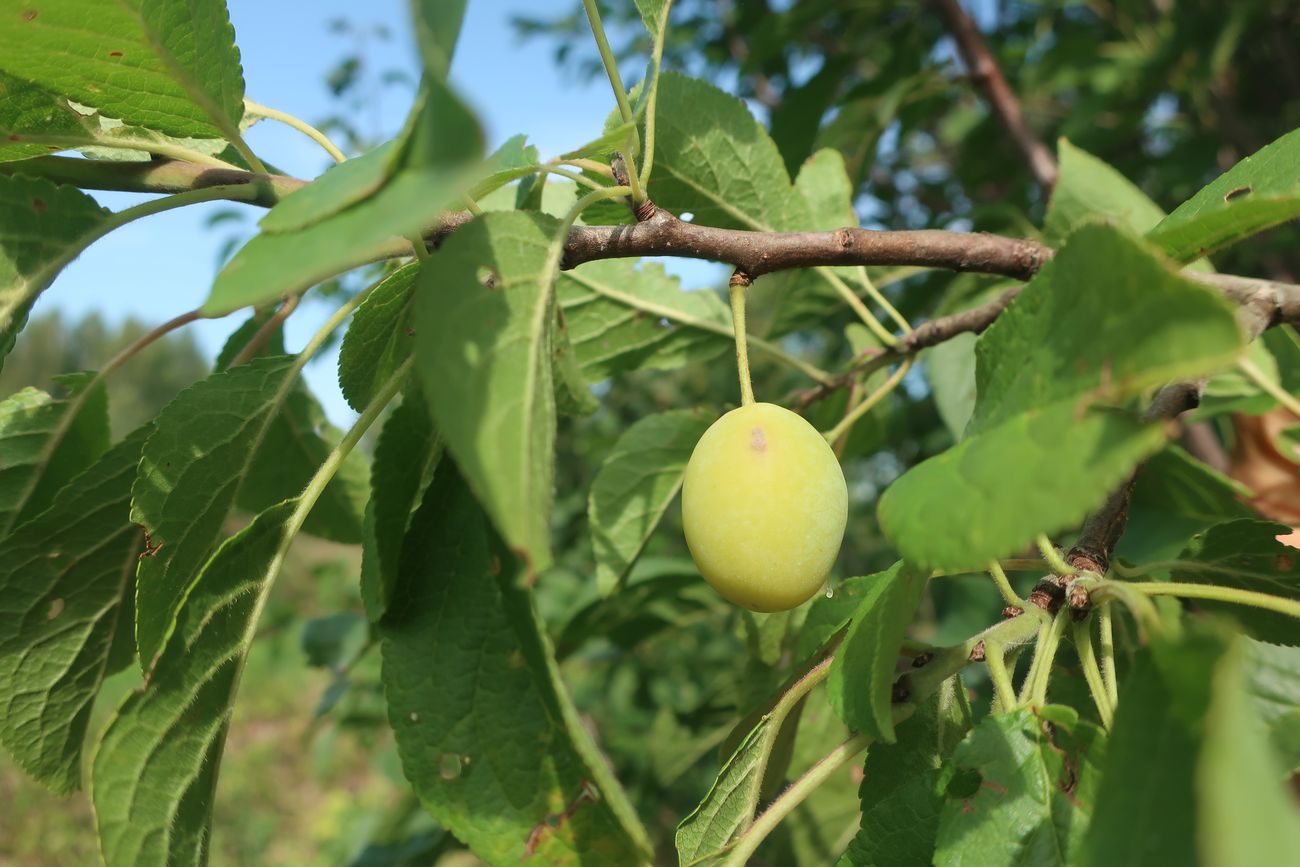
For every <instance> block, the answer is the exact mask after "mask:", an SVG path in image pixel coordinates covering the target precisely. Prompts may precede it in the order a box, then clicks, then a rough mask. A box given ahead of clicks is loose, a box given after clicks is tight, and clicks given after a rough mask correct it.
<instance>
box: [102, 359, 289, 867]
mask: <svg viewBox="0 0 1300 867" xmlns="http://www.w3.org/2000/svg"><path fill="white" fill-rule="evenodd" d="M239 369H243V368H239ZM146 448H147V447H146ZM296 505H297V501H289V502H286V503H281V504H280V505H278V506H275V507H273V508H271V509H269V510H267V511H266V512H263V513H262V514H261V515H258V516H257V518H255V519H254V520H253V522H252V523H251V524H249V525H248V526H247V527H245V528H244V529H243V530H241V531H239V532H238V533H236V534H235V535H234V536H232V537H230V538H229V539H227V540H226V541H225V543H224V544H222V546H221V547H220V548H219V549H218V550H217V552H216V554H214V555H213V557H212V559H211V560H210V561H208V562H207V564H206V565H205V566H204V567H203V571H202V573H201V574H200V575H199V577H198V579H197V580H196V581H195V582H194V584H193V587H192V588H191V589H190V591H189V595H188V598H187V599H186V603H185V606H184V607H183V608H182V609H181V610H180V615H179V617H178V618H177V622H176V629H175V631H174V632H172V633H171V634H170V636H169V637H168V638H167V641H166V645H165V646H164V648H163V651H162V654H161V655H160V656H159V657H158V660H157V663H156V664H155V665H154V667H153V670H152V672H151V673H150V676H149V679H148V683H147V685H146V687H145V688H144V689H143V690H138V691H135V692H133V693H132V694H131V695H129V696H128V697H127V699H126V701H124V702H123V703H122V705H121V707H119V708H118V711H117V714H116V716H114V717H113V719H112V721H111V722H110V723H109V725H108V728H107V729H106V730H105V731H104V735H103V738H102V739H101V741H100V743H99V748H98V750H97V751H96V754H95V760H94V765H93V767H92V772H91V773H92V777H91V779H92V783H91V798H92V801H93V803H94V807H95V821H96V826H97V828H98V831H99V842H100V852H101V853H102V854H103V857H104V861H105V863H106V864H107V865H108V867H154V865H156V867H178V865H203V864H206V863H207V855H208V848H209V838H210V835H211V831H212V828H211V825H212V810H213V802H214V800H215V795H216V784H217V774H218V772H219V770H220V766H221V755H222V751H223V749H224V747H225V741H226V734H227V732H228V731H229V726H230V713H231V705H232V703H233V701H234V697H235V692H236V689H237V688H238V685H239V675H240V671H241V670H242V669H243V664H244V658H245V656H246V655H247V653H248V648H249V645H250V644H251V643H252V640H253V633H254V631H255V630H256V627H257V614H258V612H259V611H260V608H261V604H262V601H263V598H264V594H265V593H266V591H267V589H268V587H269V584H270V581H271V580H272V579H273V577H274V575H275V572H276V571H277V569H278V568H279V564H280V561H281V560H282V558H283V556H284V552H285V550H286V548H287V547H288V544H289V542H290V540H291V539H292V536H293V532H294V528H293V527H292V526H291V523H292V520H293V516H294V510H295V507H296Z"/></svg>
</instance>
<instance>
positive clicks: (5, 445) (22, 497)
mask: <svg viewBox="0 0 1300 867" xmlns="http://www.w3.org/2000/svg"><path fill="white" fill-rule="evenodd" d="M94 378H95V375H94V374H93V373H72V374H65V375H63V376H60V377H56V379H55V382H56V384H58V385H59V386H60V388H61V390H62V391H63V392H64V393H63V395H62V396H61V397H59V398H57V399H56V398H53V397H51V396H50V395H49V394H46V393H45V392H43V391H40V390H39V389H35V388H25V389H23V390H22V391H20V392H18V393H17V394H13V395H10V396H9V397H8V398H6V399H5V400H4V401H2V402H0V538H4V537H5V536H7V535H9V533H10V531H11V530H13V528H14V527H16V526H17V525H18V524H20V523H23V522H25V521H27V520H29V519H30V518H33V517H35V516H36V515H38V514H40V513H41V512H43V511H44V510H45V509H46V507H47V506H49V505H50V504H51V503H52V502H54V497H55V495H56V494H57V493H58V492H59V490H60V489H61V488H62V487H63V486H64V485H66V484H67V483H68V482H69V481H71V480H72V479H73V477H75V476H76V475H78V474H79V473H80V472H81V471H82V470H84V469H86V468H87V467H89V466H90V465H91V464H93V463H94V462H95V460H96V459H97V458H98V457H99V456H100V455H101V454H103V453H104V452H105V451H106V450H107V449H108V445H109V426H108V398H107V394H106V392H105V391H104V388H103V386H102V385H100V386H94V387H93V388H92V382H93V381H94Z"/></svg>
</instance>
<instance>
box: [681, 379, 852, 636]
mask: <svg viewBox="0 0 1300 867" xmlns="http://www.w3.org/2000/svg"><path fill="white" fill-rule="evenodd" d="M847 520H848V488H847V486H846V485H845V483H844V472H843V470H841V469H840V464H839V461H838V460H836V458H835V453H834V452H833V451H832V450H831V447H830V444H828V443H827V442H826V439H825V437H823V436H822V435H821V434H820V433H818V432H817V430H816V429H815V428H813V426H812V425H810V424H808V422H806V421H804V419H803V418H802V417H801V416H799V415H797V414H795V413H793V412H791V411H790V410H788V409H785V408H784V407H780V406H776V405H774V404H770V403H756V404H750V405H748V406H742V407H740V408H738V409H733V410H732V411H731V412H729V413H727V414H726V415H724V416H723V417H722V418H720V419H718V420H717V421H716V422H714V423H713V425H712V426H711V427H710V428H709V429H708V430H707V431H705V432H704V436H702V437H700V441H699V442H698V443H697V444H696V446H695V451H694V452H692V453H691V459H690V461H689V462H688V463H687V465H686V477H685V479H684V481H683V484H682V525H683V528H684V529H685V532H686V546H687V547H688V548H689V549H690V551H691V557H692V558H694V560H695V565H696V566H697V567H698V568H699V570H700V573H701V574H702V575H703V576H704V579H705V580H706V581H708V582H709V584H711V585H712V586H713V588H714V589H715V590H717V591H718V593H720V594H722V596H723V597H725V598H726V599H729V600H730V601H732V602H734V603H736V604H737V605H742V606H744V607H745V608H749V609H751V610H753V611H765V612H771V611H785V610H788V609H790V608H794V607H795V606H797V605H800V604H802V603H803V602H805V601H807V600H808V599H809V598H811V597H812V595H813V594H814V593H816V592H817V591H818V590H819V589H821V587H822V585H823V584H824V583H825V581H826V576H827V575H828V574H829V573H830V570H831V566H832V565H833V564H834V563H835V558H836V557H837V556H838V555H839V551H840V544H841V543H842V542H843V540H844V525H845V523H846V522H847Z"/></svg>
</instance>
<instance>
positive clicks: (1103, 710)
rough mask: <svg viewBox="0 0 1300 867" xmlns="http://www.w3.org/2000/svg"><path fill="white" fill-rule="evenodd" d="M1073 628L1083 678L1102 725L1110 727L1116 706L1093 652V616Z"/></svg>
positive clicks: (1075, 647)
mask: <svg viewBox="0 0 1300 867" xmlns="http://www.w3.org/2000/svg"><path fill="white" fill-rule="evenodd" d="M1072 629H1073V630H1074V649H1075V652H1076V653H1077V654H1078V655H1079V664H1080V665H1081V666H1082V667H1083V679H1084V680H1085V681H1087V683H1088V692H1089V693H1091V694H1092V703H1093V704H1095V705H1096V706H1097V713H1098V714H1099V715H1100V716H1101V722H1102V725H1104V726H1105V727H1106V728H1107V729H1109V728H1110V724H1111V720H1112V719H1114V716H1115V708H1114V707H1113V706H1112V705H1111V703H1110V696H1109V695H1108V694H1107V692H1106V684H1105V682H1104V681H1103V679H1102V676H1101V668H1100V667H1099V666H1098V665H1097V656H1096V654H1095V653H1094V652H1093V647H1092V618H1088V619H1087V620H1084V621H1082V622H1079V623H1075V624H1073V626H1072Z"/></svg>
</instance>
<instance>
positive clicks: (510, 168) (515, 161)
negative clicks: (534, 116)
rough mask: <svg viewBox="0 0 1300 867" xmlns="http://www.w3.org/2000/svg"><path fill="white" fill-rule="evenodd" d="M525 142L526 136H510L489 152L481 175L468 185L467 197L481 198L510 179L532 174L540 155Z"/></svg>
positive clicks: (539, 160) (526, 140)
mask: <svg viewBox="0 0 1300 867" xmlns="http://www.w3.org/2000/svg"><path fill="white" fill-rule="evenodd" d="M527 142H528V139H527V137H526V136H522V135H515V136H511V137H510V138H508V139H506V140H505V141H504V142H502V143H501V147H499V148H497V149H496V150H495V151H493V152H492V153H491V154H489V155H488V158H487V162H486V164H485V166H484V170H483V177H482V178H480V179H479V180H477V181H476V182H475V184H474V186H472V187H470V190H469V197H470V198H471V199H481V198H483V197H484V196H486V195H487V194H488V193H491V192H493V191H494V190H498V189H500V188H501V187H504V186H505V185H506V184H508V183H510V182H511V181H514V180H518V179H519V178H522V177H527V176H528V175H532V174H534V173H535V171H536V168H537V164H538V163H539V162H541V156H540V155H539V154H538V152H537V148H536V147H534V146H533V145H530V144H528V143H527Z"/></svg>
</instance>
